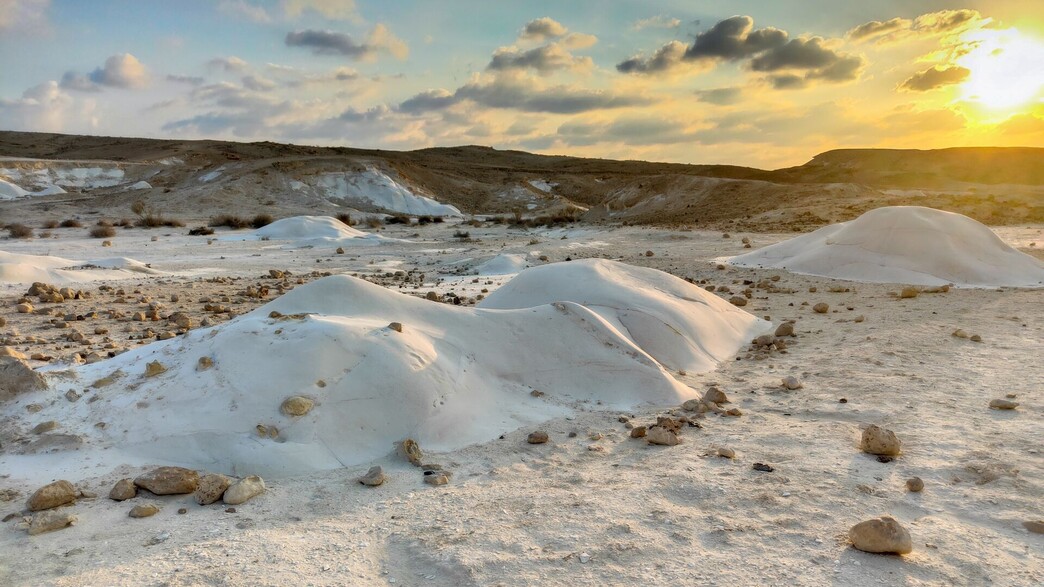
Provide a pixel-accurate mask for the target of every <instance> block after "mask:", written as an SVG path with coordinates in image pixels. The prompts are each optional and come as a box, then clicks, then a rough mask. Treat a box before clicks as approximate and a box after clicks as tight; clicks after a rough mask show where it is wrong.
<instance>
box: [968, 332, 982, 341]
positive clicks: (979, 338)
mask: <svg viewBox="0 0 1044 587" xmlns="http://www.w3.org/2000/svg"><path fill="white" fill-rule="evenodd" d="M968 340H970V341H972V342H982V337H981V336H979V335H978V334H973V335H971V336H970V337H968Z"/></svg>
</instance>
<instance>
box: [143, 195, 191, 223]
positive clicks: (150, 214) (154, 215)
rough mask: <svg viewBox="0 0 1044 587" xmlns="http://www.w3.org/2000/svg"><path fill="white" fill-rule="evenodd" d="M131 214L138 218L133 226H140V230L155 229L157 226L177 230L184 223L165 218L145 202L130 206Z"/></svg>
mask: <svg viewBox="0 0 1044 587" xmlns="http://www.w3.org/2000/svg"><path fill="white" fill-rule="evenodd" d="M131 212H133V213H135V214H136V215H137V216H138V220H137V221H136V222H135V223H134V225H135V226H140V227H141V228H156V227H157V226H170V227H174V228H178V227H182V226H185V223H184V222H182V221H180V220H177V219H174V218H166V217H164V216H163V215H162V214H160V213H159V212H157V211H155V210H153V209H152V208H151V207H149V205H148V204H146V203H145V200H137V201H135V202H134V203H133V204H131Z"/></svg>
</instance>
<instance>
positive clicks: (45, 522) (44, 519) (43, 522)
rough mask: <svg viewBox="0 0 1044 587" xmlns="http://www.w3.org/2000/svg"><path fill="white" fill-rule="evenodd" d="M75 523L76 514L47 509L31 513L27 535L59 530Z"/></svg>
mask: <svg viewBox="0 0 1044 587" xmlns="http://www.w3.org/2000/svg"><path fill="white" fill-rule="evenodd" d="M75 523H76V516H74V515H72V514H70V513H66V512H56V511H47V512H40V513H38V514H34V515H33V521H32V522H30V523H29V535H30V536H35V535H37V534H43V533H44V532H51V531H53V530H61V529H62V528H67V527H69V526H72V525H73V524H75Z"/></svg>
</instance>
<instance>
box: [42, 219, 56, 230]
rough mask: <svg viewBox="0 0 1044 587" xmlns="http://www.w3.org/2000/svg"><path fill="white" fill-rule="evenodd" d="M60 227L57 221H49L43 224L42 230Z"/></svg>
mask: <svg viewBox="0 0 1044 587" xmlns="http://www.w3.org/2000/svg"><path fill="white" fill-rule="evenodd" d="M59 225H60V224H59V222H58V221H57V220H48V221H47V222H44V223H43V226H42V227H41V228H45V229H53V228H58V226H59Z"/></svg>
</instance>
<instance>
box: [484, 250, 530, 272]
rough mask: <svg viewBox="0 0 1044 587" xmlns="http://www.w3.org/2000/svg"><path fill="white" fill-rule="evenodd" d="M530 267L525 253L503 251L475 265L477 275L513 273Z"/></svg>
mask: <svg viewBox="0 0 1044 587" xmlns="http://www.w3.org/2000/svg"><path fill="white" fill-rule="evenodd" d="M526 267H529V262H528V261H527V260H526V257H525V256H524V255H517V254H513V253H502V254H500V255H497V256H496V257H493V258H491V259H489V260H487V261H484V262H482V263H479V264H478V265H476V266H475V275H511V274H514V273H518V272H519V271H522V270H523V269H525V268H526Z"/></svg>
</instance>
